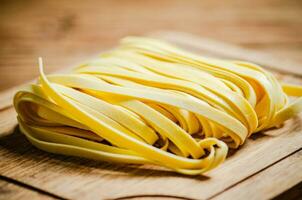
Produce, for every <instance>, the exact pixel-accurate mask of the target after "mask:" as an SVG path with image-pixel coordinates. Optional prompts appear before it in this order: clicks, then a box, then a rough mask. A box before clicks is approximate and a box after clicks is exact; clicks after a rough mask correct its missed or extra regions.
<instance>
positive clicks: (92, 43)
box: [0, 0, 302, 91]
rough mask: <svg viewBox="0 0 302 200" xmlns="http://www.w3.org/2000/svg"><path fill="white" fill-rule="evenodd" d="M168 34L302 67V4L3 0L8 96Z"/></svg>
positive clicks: (3, 78)
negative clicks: (131, 40)
mask: <svg viewBox="0 0 302 200" xmlns="http://www.w3.org/2000/svg"><path fill="white" fill-rule="evenodd" d="M160 30H171V31H182V32H188V33H193V34H196V35H199V36H203V37H208V38H212V39H216V40H221V41H225V42H229V43H234V44H238V45H241V46H243V47H247V48H251V49H258V50H262V51H264V52H268V53H271V54H273V55H276V56H278V57H286V58H290V59H292V60H295V61H298V62H299V61H300V62H302V1H301V0H253V1H244V0H236V1H235V0H224V1H212V0H203V1H201V0H200V1H197V0H192V1H183V0H149V1H147V0H142V1H138V0H123V1H122V0H112V1H109V0H108V1H98V0H85V1H83V0H74V1H71V0H70V1H67V0H7V1H3V0H0V91H1V90H4V89H7V88H9V87H12V86H14V85H17V84H20V83H23V82H25V81H28V80H30V79H32V78H34V77H36V76H37V74H38V71H37V64H36V63H37V57H38V56H42V57H43V58H44V62H45V64H46V67H47V70H46V71H47V72H52V71H54V70H57V69H60V68H62V67H64V66H70V65H72V64H74V63H77V62H79V61H81V60H83V59H84V58H87V57H89V56H91V55H94V54H96V53H97V52H100V51H102V50H104V49H108V48H110V47H112V46H114V45H116V44H117V42H118V40H119V39H120V38H122V37H124V36H127V35H144V34H147V33H150V32H154V31H160Z"/></svg>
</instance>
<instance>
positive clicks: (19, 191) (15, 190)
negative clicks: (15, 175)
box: [0, 178, 56, 200]
mask: <svg viewBox="0 0 302 200" xmlns="http://www.w3.org/2000/svg"><path fill="white" fill-rule="evenodd" d="M7 199H9V200H19V199H31V200H40V199H41V200H51V199H56V198H53V197H50V196H47V195H44V194H41V193H38V192H36V191H32V190H29V189H25V188H23V187H21V186H18V185H16V184H13V183H10V182H8V181H5V180H2V179H1V178H0V200H7Z"/></svg>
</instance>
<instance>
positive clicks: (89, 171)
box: [0, 118, 302, 199]
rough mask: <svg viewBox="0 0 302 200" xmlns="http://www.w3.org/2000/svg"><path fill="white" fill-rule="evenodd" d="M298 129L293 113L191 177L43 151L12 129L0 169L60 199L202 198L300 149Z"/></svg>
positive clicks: (301, 136) (301, 140)
mask: <svg viewBox="0 0 302 200" xmlns="http://www.w3.org/2000/svg"><path fill="white" fill-rule="evenodd" d="M301 129H302V125H301V118H296V119H294V120H290V121H288V122H287V123H286V125H285V126H284V127H283V128H281V129H278V130H272V131H270V132H267V133H265V134H263V135H261V134H258V135H255V136H254V137H252V138H251V139H250V140H248V142H247V143H246V144H245V145H244V146H243V147H242V148H241V149H240V150H239V151H237V152H236V153H234V154H233V155H232V156H230V157H229V158H228V159H227V161H226V162H225V163H224V164H223V165H221V166H220V167H218V168H217V169H215V170H213V171H211V172H210V173H208V174H206V175H205V176H197V177H196V176H195V177H188V176H182V175H178V174H175V173H173V172H168V171H162V170H161V169H158V168H157V167H153V166H152V167H151V166H142V167H136V166H131V165H114V164H108V163H102V162H96V161H92V160H86V159H81V158H73V157H66V156H59V155H53V154H48V153H45V152H42V151H40V150H37V149H35V148H34V147H32V146H31V145H30V144H29V143H28V142H27V141H26V139H25V138H24V136H23V135H20V134H19V133H17V132H16V133H15V134H13V135H10V136H8V137H7V138H6V139H3V140H0V145H1V146H2V148H1V149H0V159H1V163H0V173H1V174H2V175H3V176H6V177H10V178H13V179H16V180H18V181H21V182H24V183H27V184H30V185H33V186H34V187H38V188H40V189H42V190H45V191H47V192H50V193H54V194H56V195H59V196H62V197H64V198H72V199H74V198H75V199H76V198H78V197H79V196H80V197H81V199H94V198H118V197H125V196H132V195H168V196H177V197H186V198H192V199H206V198H210V197H212V196H214V195H215V194H217V193H219V192H221V191H223V190H225V189H227V188H229V187H231V186H233V185H234V184H236V183H238V182H240V181H242V180H243V179H246V178H247V177H249V176H251V175H253V174H256V173H257V172H259V171H260V170H262V169H264V168H266V167H268V166H270V165H271V164H272V163H274V162H277V161H279V160H282V159H283V158H284V157H286V156H287V155H289V154H291V153H293V152H295V151H297V150H298V149H300V148H301V144H302V134H301ZM255 184H256V183H255Z"/></svg>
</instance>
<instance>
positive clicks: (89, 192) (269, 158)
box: [0, 0, 302, 199]
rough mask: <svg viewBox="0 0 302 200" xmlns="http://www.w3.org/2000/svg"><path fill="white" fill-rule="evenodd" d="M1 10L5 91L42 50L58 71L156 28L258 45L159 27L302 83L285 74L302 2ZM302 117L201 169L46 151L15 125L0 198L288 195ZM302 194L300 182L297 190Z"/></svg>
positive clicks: (5, 141) (294, 58)
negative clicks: (186, 171) (192, 172)
mask: <svg viewBox="0 0 302 200" xmlns="http://www.w3.org/2000/svg"><path fill="white" fill-rule="evenodd" d="M0 11H1V12H0V43H1V48H0V58H1V59H0V90H1V89H5V88H8V87H11V86H14V85H17V84H19V83H22V82H24V81H28V80H30V79H32V78H34V77H35V76H36V75H37V70H36V57H37V56H40V55H42V56H44V58H45V61H46V64H47V71H48V72H50V71H54V70H56V69H60V68H62V66H66V65H67V66H70V64H72V63H77V62H78V61H81V60H82V59H84V58H87V57H89V56H90V55H93V54H95V53H97V52H99V51H101V50H103V49H106V48H109V47H111V46H113V45H114V44H116V43H117V41H118V39H119V38H121V37H122V36H124V35H129V34H130V35H133V34H135V35H137V34H146V33H147V32H150V31H152V32H154V31H155V30H158V29H169V30H174V31H186V32H191V33H195V34H198V35H202V36H205V37H210V38H214V39H219V40H222V41H225V42H232V43H236V44H239V45H241V46H242V47H248V48H249V49H254V50H259V49H260V50H261V53H257V52H253V51H250V50H242V49H240V48H238V47H233V46H229V45H228V44H226V45H223V44H221V43H215V42H214V43H212V41H209V40H207V39H198V38H197V39H196V37H191V36H189V37H188V36H186V35H182V34H176V33H175V32H172V34H171V32H169V33H167V32H165V33H163V32H161V33H153V34H152V35H153V36H156V37H160V38H164V39H166V40H169V41H172V42H174V43H176V44H179V45H182V46H184V47H187V48H189V49H192V50H194V51H198V52H202V53H207V54H212V55H213V54H214V55H218V56H223V57H232V58H244V59H249V58H250V59H252V60H255V61H256V62H258V63H260V64H264V65H266V66H270V67H271V68H272V69H277V71H279V72H278V73H277V75H278V76H279V77H281V78H283V79H284V80H285V81H288V82H295V83H300V84H302V79H301V78H299V77H298V76H292V75H288V73H281V74H280V70H281V71H283V72H284V71H289V72H290V74H293V73H294V74H296V75H297V74H300V73H301V71H302V68H301V67H302V65H301V63H302V56H301V55H302V53H301V52H302V26H301V25H302V3H301V1H281V0H279V1H273V0H268V1H258V0H257V1H252V2H243V1H238V2H237V1H236V2H235V1H229V0H228V1H225V3H224V4H220V3H215V2H212V1H192V2H190V3H183V1H128V0H127V1H85V3H83V1H72V3H70V2H69V1H21V0H19V1H15V2H14V3H12V2H10V1H7V2H5V1H3V2H1V7H0ZM217 45H218V46H217ZM221 49H224V50H223V51H222V50H221ZM230 49H231V50H230ZM236 49H237V50H236ZM228 51H229V52H228ZM226 52H227V53H226ZM263 52H266V53H271V54H272V56H268V55H264V56H263ZM251 55H252V56H251ZM275 58H276V59H275ZM279 61H280V62H279ZM285 62H286V63H285ZM279 63H281V64H279ZM283 63H284V64H283ZM289 63H292V64H289ZM295 70H296V71H297V73H295ZM15 90H16V88H12V89H11V90H7V91H4V92H1V93H0V135H1V134H2V135H3V133H6V134H8V133H11V132H12V129H13V128H14V127H15V124H16V121H15V113H14V111H13V108H12V106H11V98H12V94H13V93H14V91H15ZM301 120H302V118H301V117H296V118H295V119H292V120H289V121H288V122H286V124H285V125H284V126H283V127H282V128H281V129H277V130H271V131H268V132H265V133H259V134H256V135H254V136H252V137H251V138H250V139H249V140H248V141H247V143H246V144H245V145H244V146H243V147H242V148H240V149H239V150H238V151H236V152H234V153H232V154H231V155H230V156H229V158H228V159H227V161H226V162H225V163H224V164H223V165H221V166H220V167H219V168H217V169H215V170H214V171H211V172H210V173H208V174H206V175H204V176H199V177H188V176H182V175H178V174H175V173H173V172H170V171H166V170H162V169H159V168H157V167H153V166H140V167H137V166H132V165H115V164H109V163H102V162H96V161H92V160H86V159H80V158H74V157H66V156H60V155H53V154H49V153H45V152H42V151H40V150H37V149H36V148H34V147H32V146H31V145H30V144H29V143H28V142H27V140H26V139H25V138H24V136H23V135H22V134H20V133H19V131H18V129H16V130H15V131H14V134H11V135H8V136H6V137H4V138H2V139H1V140H0V175H1V176H2V177H7V178H9V179H12V180H16V182H14V183H7V182H5V181H4V180H1V176H0V188H1V190H0V199H1V198H4V199H14V198H15V199H18V197H19V195H20V194H21V195H25V196H24V197H26V198H24V199H27V197H28V198H30V199H35V198H36V196H37V197H38V198H39V197H40V196H41V197H40V198H39V199H43V198H46V197H47V198H48V197H49V198H53V197H56V196H57V197H61V198H71V199H106V198H107V199H114V198H124V197H129V198H130V197H131V198H132V199H133V198H134V197H136V198H135V199H154V198H155V197H157V198H165V199H171V198H173V197H174V198H176V197H179V198H191V199H236V198H237V199H247V198H249V199H264V198H265V199H266V198H272V197H275V196H277V195H279V196H278V198H280V199H287V198H289V196H287V193H284V194H282V195H280V194H281V193H282V192H284V191H286V190H288V189H290V188H292V187H293V186H295V185H297V184H299V183H300V185H301V181H302V173H301V166H302V164H301V162H302V154H301V148H302V134H301V133H302V122H301ZM18 185H19V186H18ZM297 188H298V189H297ZM299 188H300V189H299ZM2 191H11V192H9V193H2ZM35 191H40V192H35ZM41 191H42V193H43V194H42V193H41ZM44 193H45V194H44ZM301 193H302V192H301V187H300V186H299V185H298V187H297V186H296V187H294V188H293V195H292V197H294V198H298V197H299V195H300V196H301V195H302V194H301ZM129 198H128V199H129ZM125 199H126V198H125Z"/></svg>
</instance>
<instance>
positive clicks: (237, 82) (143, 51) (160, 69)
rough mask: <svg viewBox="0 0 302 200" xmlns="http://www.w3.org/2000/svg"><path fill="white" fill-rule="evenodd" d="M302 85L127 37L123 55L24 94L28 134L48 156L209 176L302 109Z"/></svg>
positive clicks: (21, 115) (21, 112)
mask: <svg viewBox="0 0 302 200" xmlns="http://www.w3.org/2000/svg"><path fill="white" fill-rule="evenodd" d="M288 95H292V96H302V88H301V87H299V86H295V85H282V84H280V83H279V81H278V80H277V79H276V78H275V77H274V76H273V75H272V74H271V73H270V72H268V71H266V70H264V69H263V68H261V67H260V66H258V65H256V64H253V63H249V62H243V61H231V60H222V59H216V58H208V57H203V56H200V55H196V54H193V53H190V52H187V51H185V50H182V49H179V48H177V47H174V46H172V45H170V44H167V43H165V42H162V41H158V40H155V39H150V38H140V37H127V38H125V39H123V40H122V41H121V44H120V46H119V47H117V48H116V49H113V50H111V51H108V52H105V53H103V54H101V55H100V56H99V57H98V58H96V59H93V60H90V61H87V62H85V63H83V64H81V65H80V66H77V67H75V68H74V69H73V70H72V71H71V72H69V73H64V74H52V75H47V76H46V75H45V74H44V73H43V66H42V60H40V77H39V80H38V81H37V83H36V84H31V85H28V86H27V87H26V88H24V89H23V90H20V91H19V92H17V94H16V95H15V98H14V106H15V109H16V111H17V113H18V120H19V125H20V129H21V131H22V132H23V133H24V134H25V136H26V137H27V139H28V140H29V141H30V142H31V143H32V144H33V145H34V146H36V147H38V148H40V149H43V150H45V151H48V152H52V153H58V154H65V155H73V156H80V157H86V158H91V159H96V160H103V161H108V162H121V163H132V164H155V165H160V166H164V167H167V168H170V169H172V170H175V171H177V172H179V173H183V174H190V175H195V174H202V173H204V172H206V171H209V170H211V169H213V168H215V167H216V166H218V165H219V164H220V163H222V162H223V161H224V160H225V158H226V156H227V152H228V148H238V147H239V146H240V145H242V144H243V143H244V142H245V141H246V139H247V138H248V137H249V136H250V135H251V134H253V133H255V132H258V131H261V130H265V129H268V128H271V127H275V126H277V125H279V124H280V123H282V122H283V121H285V120H287V119H289V118H291V117H292V116H294V115H295V114H297V113H298V112H300V110H301V109H302V100H301V98H297V99H295V100H294V101H293V102H290V101H289V98H288Z"/></svg>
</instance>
